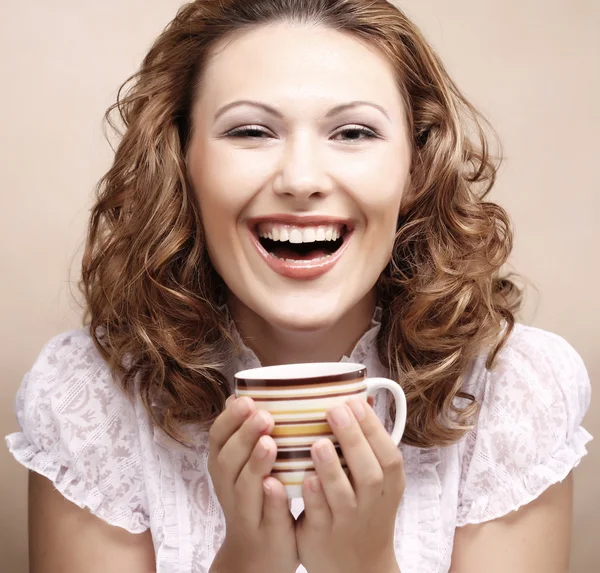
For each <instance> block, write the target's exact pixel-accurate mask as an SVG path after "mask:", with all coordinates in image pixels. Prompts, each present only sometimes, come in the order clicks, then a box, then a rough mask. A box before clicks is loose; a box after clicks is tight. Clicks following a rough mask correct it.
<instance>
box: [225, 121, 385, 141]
mask: <svg viewBox="0 0 600 573" xmlns="http://www.w3.org/2000/svg"><path fill="white" fill-rule="evenodd" d="M349 131H350V132H358V133H361V134H362V135H364V136H365V137H366V139H375V138H378V137H380V135H379V134H378V133H377V132H376V131H375V130H373V129H369V128H368V127H365V126H364V125H355V124H351V125H348V126H346V127H345V128H344V129H342V130H340V131H338V132H337V134H336V135H338V134H340V133H345V132H346V133H347V132H349ZM249 133H261V134H263V135H269V132H268V131H266V130H265V129H263V128H262V126H260V125H248V126H244V127H237V128H235V129H232V130H231V131H229V132H228V133H226V134H225V135H226V137H242V138H248V139H264V138H263V137H256V136H250V135H248V134H249ZM350 141H360V140H359V139H351V140H350Z"/></svg>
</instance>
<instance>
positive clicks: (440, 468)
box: [6, 318, 591, 573]
mask: <svg viewBox="0 0 600 573" xmlns="http://www.w3.org/2000/svg"><path fill="white" fill-rule="evenodd" d="M378 329H379V322H378V321H377V320H376V318H374V320H373V323H372V327H371V329H370V330H369V331H368V332H366V333H365V334H364V336H363V337H362V338H361V340H360V341H359V342H358V344H357V345H356V347H355V348H354V350H353V352H352V353H351V355H350V356H349V357H347V358H346V357H345V358H344V359H343V360H350V361H352V362H359V363H362V364H365V365H366V366H367V369H368V374H369V375H370V376H387V372H386V370H385V368H384V367H383V366H382V364H381V363H380V362H379V360H378V358H377V351H376V347H375V341H376V336H377V331H378ZM485 358H486V357H485V356H484V355H481V356H480V357H478V358H477V359H476V360H474V361H473V362H472V364H471V365H470V368H469V371H468V373H467V374H468V376H467V388H466V390H467V391H469V392H471V393H472V394H473V395H474V396H475V398H476V399H477V401H478V403H479V404H480V405H481V409H480V414H479V420H478V423H477V426H476V428H475V429H474V430H472V431H471V432H469V433H468V434H467V435H465V436H464V437H463V438H462V439H461V440H460V441H458V442H457V443H455V444H453V445H451V446H448V447H443V448H431V449H423V448H417V447H411V446H407V445H404V444H402V445H401V446H400V448H401V450H402V452H403V455H404V460H405V472H406V490H405V493H404V497H403V500H402V503H401V505H400V508H399V510H398V513H397V518H396V528H395V548H396V555H397V559H398V563H399V565H400V569H401V571H402V573H437V572H439V573H447V572H448V570H449V568H450V561H451V555H452V547H453V540H454V531H455V529H456V528H457V527H461V526H464V525H467V524H476V523H481V522H485V521H488V520H492V519H496V518H499V517H501V516H504V515H506V514H508V513H509V512H512V511H514V510H516V509H518V508H519V507H521V506H522V505H524V504H527V503H529V502H530V501H532V500H533V499H535V498H536V497H538V496H539V495H540V494H541V493H542V492H544V490H546V489H547V488H548V487H549V486H551V485H552V484H554V483H557V482H560V481H562V480H563V479H564V478H565V477H566V476H567V475H568V474H569V472H570V471H571V470H572V469H573V468H574V467H575V466H577V465H578V464H579V462H580V460H581V458H582V457H583V456H584V455H585V454H586V453H587V452H586V448H585V445H586V443H587V442H588V441H589V440H590V439H591V436H590V435H589V434H588V432H587V431H586V430H585V429H584V428H582V427H581V425H580V424H581V421H582V419H583V416H584V414H585V412H586V410H587V408H588V406H589V402H590V383H589V379H588V375H587V373H586V369H585V366H584V364H583V362H582V360H581V358H580V357H579V355H578V354H577V353H576V352H575V351H574V350H573V348H572V347H571V346H570V345H569V344H568V343H567V342H566V341H565V340H564V339H562V338H561V337H559V336H557V335H555V334H552V333H549V332H546V331H543V330H540V329H537V328H532V327H528V326H524V325H520V324H517V325H516V327H515V329H514V331H513V333H512V334H511V336H510V338H509V340H508V342H507V344H506V345H505V346H504V347H503V349H502V350H501V351H500V353H499V355H498V357H497V359H496V363H495V366H494V368H493V369H492V370H491V371H487V370H486V369H485ZM256 366H259V362H258V359H257V358H256V356H255V355H254V353H253V352H252V351H251V350H250V349H249V348H247V347H242V350H241V352H240V354H239V355H238V357H237V358H236V359H235V361H233V362H232V363H231V364H228V365H227V372H225V374H226V375H227V376H228V377H230V379H231V376H232V374H233V373H234V372H235V371H237V370H241V369H246V368H251V367H256ZM386 406H387V395H386V393H385V392H384V391H381V393H380V394H378V395H377V397H376V401H375V409H376V411H377V412H378V414H379V416H380V417H381V419H382V420H385V417H386V416H387V414H386V412H387V408H386ZM16 413H17V419H18V422H19V425H20V428H21V431H20V432H17V433H14V434H12V435H10V436H8V437H7V439H6V440H7V444H8V448H9V450H10V451H11V453H12V455H13V456H14V457H15V458H16V460H17V461H18V462H19V463H21V464H23V465H24V466H25V467H27V468H29V469H31V470H33V471H35V472H37V473H40V474H42V475H43V476H45V477H47V478H48V479H50V480H51V481H52V482H53V483H54V485H55V487H56V488H57V489H58V491H60V492H61V493H62V495H63V496H64V497H65V498H67V499H69V500H70V501H72V502H73V503H75V504H77V505H78V506H79V507H82V508H87V509H88V510H89V511H91V512H92V513H93V514H94V515H96V516H98V517H99V518H100V519H102V520H104V521H105V522H107V523H109V524H111V525H114V526H117V527H122V528H124V529H126V530H127V531H129V532H131V533H142V532H143V531H146V530H147V529H150V531H151V534H152V539H153V543H154V549H155V553H156V569H157V572H158V573H207V572H208V571H209V568H210V566H211V563H212V561H213V558H214V556H215V553H216V552H217V550H218V549H219V547H220V545H221V543H222V541H223V539H224V536H225V520H224V516H223V513H222V510H221V507H220V505H219V502H218V500H217V497H216V495H215V492H214V489H213V485H212V482H211V479H210V476H209V473H208V470H207V458H208V434H207V433H200V432H197V437H198V439H197V445H195V446H194V447H183V446H181V445H179V444H178V443H176V442H175V441H173V440H172V439H170V438H169V437H168V436H167V435H166V434H165V433H164V432H162V431H161V430H160V429H158V428H157V427H155V426H153V424H152V423H151V421H150V419H149V416H148V414H147V413H146V411H145V410H144V408H143V406H142V404H141V401H140V400H139V399H137V398H136V399H134V400H130V399H129V398H127V397H126V396H125V395H124V394H123V392H122V391H121V390H120V389H119V388H118V386H117V385H116V384H115V383H114V381H113V379H112V378H111V375H110V372H109V369H108V367H107V365H106V363H105V362H104V360H103V359H102V358H101V357H100V355H99V354H98V352H97V350H96V348H95V347H94V345H93V343H92V339H91V337H90V334H89V331H88V330H87V329H81V330H75V331H72V332H67V333H63V334H60V335H58V336H56V337H55V338H53V339H52V340H51V341H50V342H49V343H48V344H47V345H46V346H45V347H44V349H43V350H42V352H41V354H40V355H39V357H38V358H37V360H36V361H35V363H34V365H33V367H32V368H31V370H30V371H29V372H28V373H27V374H26V375H25V377H24V379H23V382H22V384H21V387H20V389H19V392H18V394H17V398H16ZM301 510H302V500H301V499H297V500H293V502H292V512H293V513H294V515H295V516H297V515H298V514H299V513H300V511H301ZM303 571H305V569H304V567H302V566H300V568H299V569H298V572H303Z"/></svg>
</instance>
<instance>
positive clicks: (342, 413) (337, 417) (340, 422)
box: [331, 404, 350, 428]
mask: <svg viewBox="0 0 600 573" xmlns="http://www.w3.org/2000/svg"><path fill="white" fill-rule="evenodd" d="M331 418H332V420H333V423H334V424H335V425H336V426H337V427H338V428H346V427H347V426H349V425H350V414H348V410H347V409H346V405H345V404H342V405H341V406H336V407H335V408H333V410H331Z"/></svg>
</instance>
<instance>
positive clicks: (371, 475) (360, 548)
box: [296, 398, 405, 573]
mask: <svg viewBox="0 0 600 573" xmlns="http://www.w3.org/2000/svg"><path fill="white" fill-rule="evenodd" d="M327 419H328V421H329V424H330V425H331V427H332V429H333V432H334V433H335V435H336V437H337V438H338V440H339V442H340V446H341V448H342V452H343V454H344V458H345V460H346V463H347V464H348V468H349V469H350V473H351V476H352V477H351V479H348V477H347V476H346V474H345V473H344V470H343V469H342V466H341V463H340V460H339V458H338V456H337V455H336V452H335V448H334V447H333V444H332V443H331V441H330V440H328V439H322V440H319V441H318V442H316V443H315V444H314V445H313V447H312V450H311V455H312V458H313V460H314V462H315V469H316V472H317V476H313V477H310V478H308V479H307V480H305V482H304V485H303V490H302V494H303V497H304V506H305V509H304V512H303V514H302V515H301V516H300V517H299V519H298V522H297V524H296V541H297V544H298V553H299V555H300V560H301V562H302V564H303V565H304V566H305V567H306V569H307V570H308V571H309V573H396V572H398V571H399V569H398V564H397V561H396V557H395V552H394V528H395V523H396V513H397V510H398V506H399V505H400V501H401V499H402V495H403V493H404V484H405V480H404V464H403V459H402V454H401V453H400V450H399V448H398V447H397V446H396V445H395V444H394V443H393V442H392V440H391V438H390V436H389V434H388V433H387V431H386V430H385V428H384V427H383V425H382V424H381V422H380V420H379V418H378V417H377V415H376V414H375V412H374V411H373V409H372V408H371V407H370V406H369V405H368V404H366V403H365V402H364V401H362V400H360V399H356V398H354V399H352V400H350V401H349V402H348V403H347V404H344V405H342V406H337V407H336V408H333V409H332V410H331V411H329V412H328V414H327Z"/></svg>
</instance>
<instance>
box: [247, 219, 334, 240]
mask: <svg viewBox="0 0 600 573" xmlns="http://www.w3.org/2000/svg"><path fill="white" fill-rule="evenodd" d="M342 233H343V226H342V225H321V226H317V225H314V226H304V225H303V226H301V227H300V226H294V225H281V224H278V223H261V224H260V225H259V228H258V236H259V237H261V238H262V239H270V240H271V241H282V242H290V243H295V244H299V243H314V242H315V241H337V240H338V239H339V238H340V237H341V236H342Z"/></svg>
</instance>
